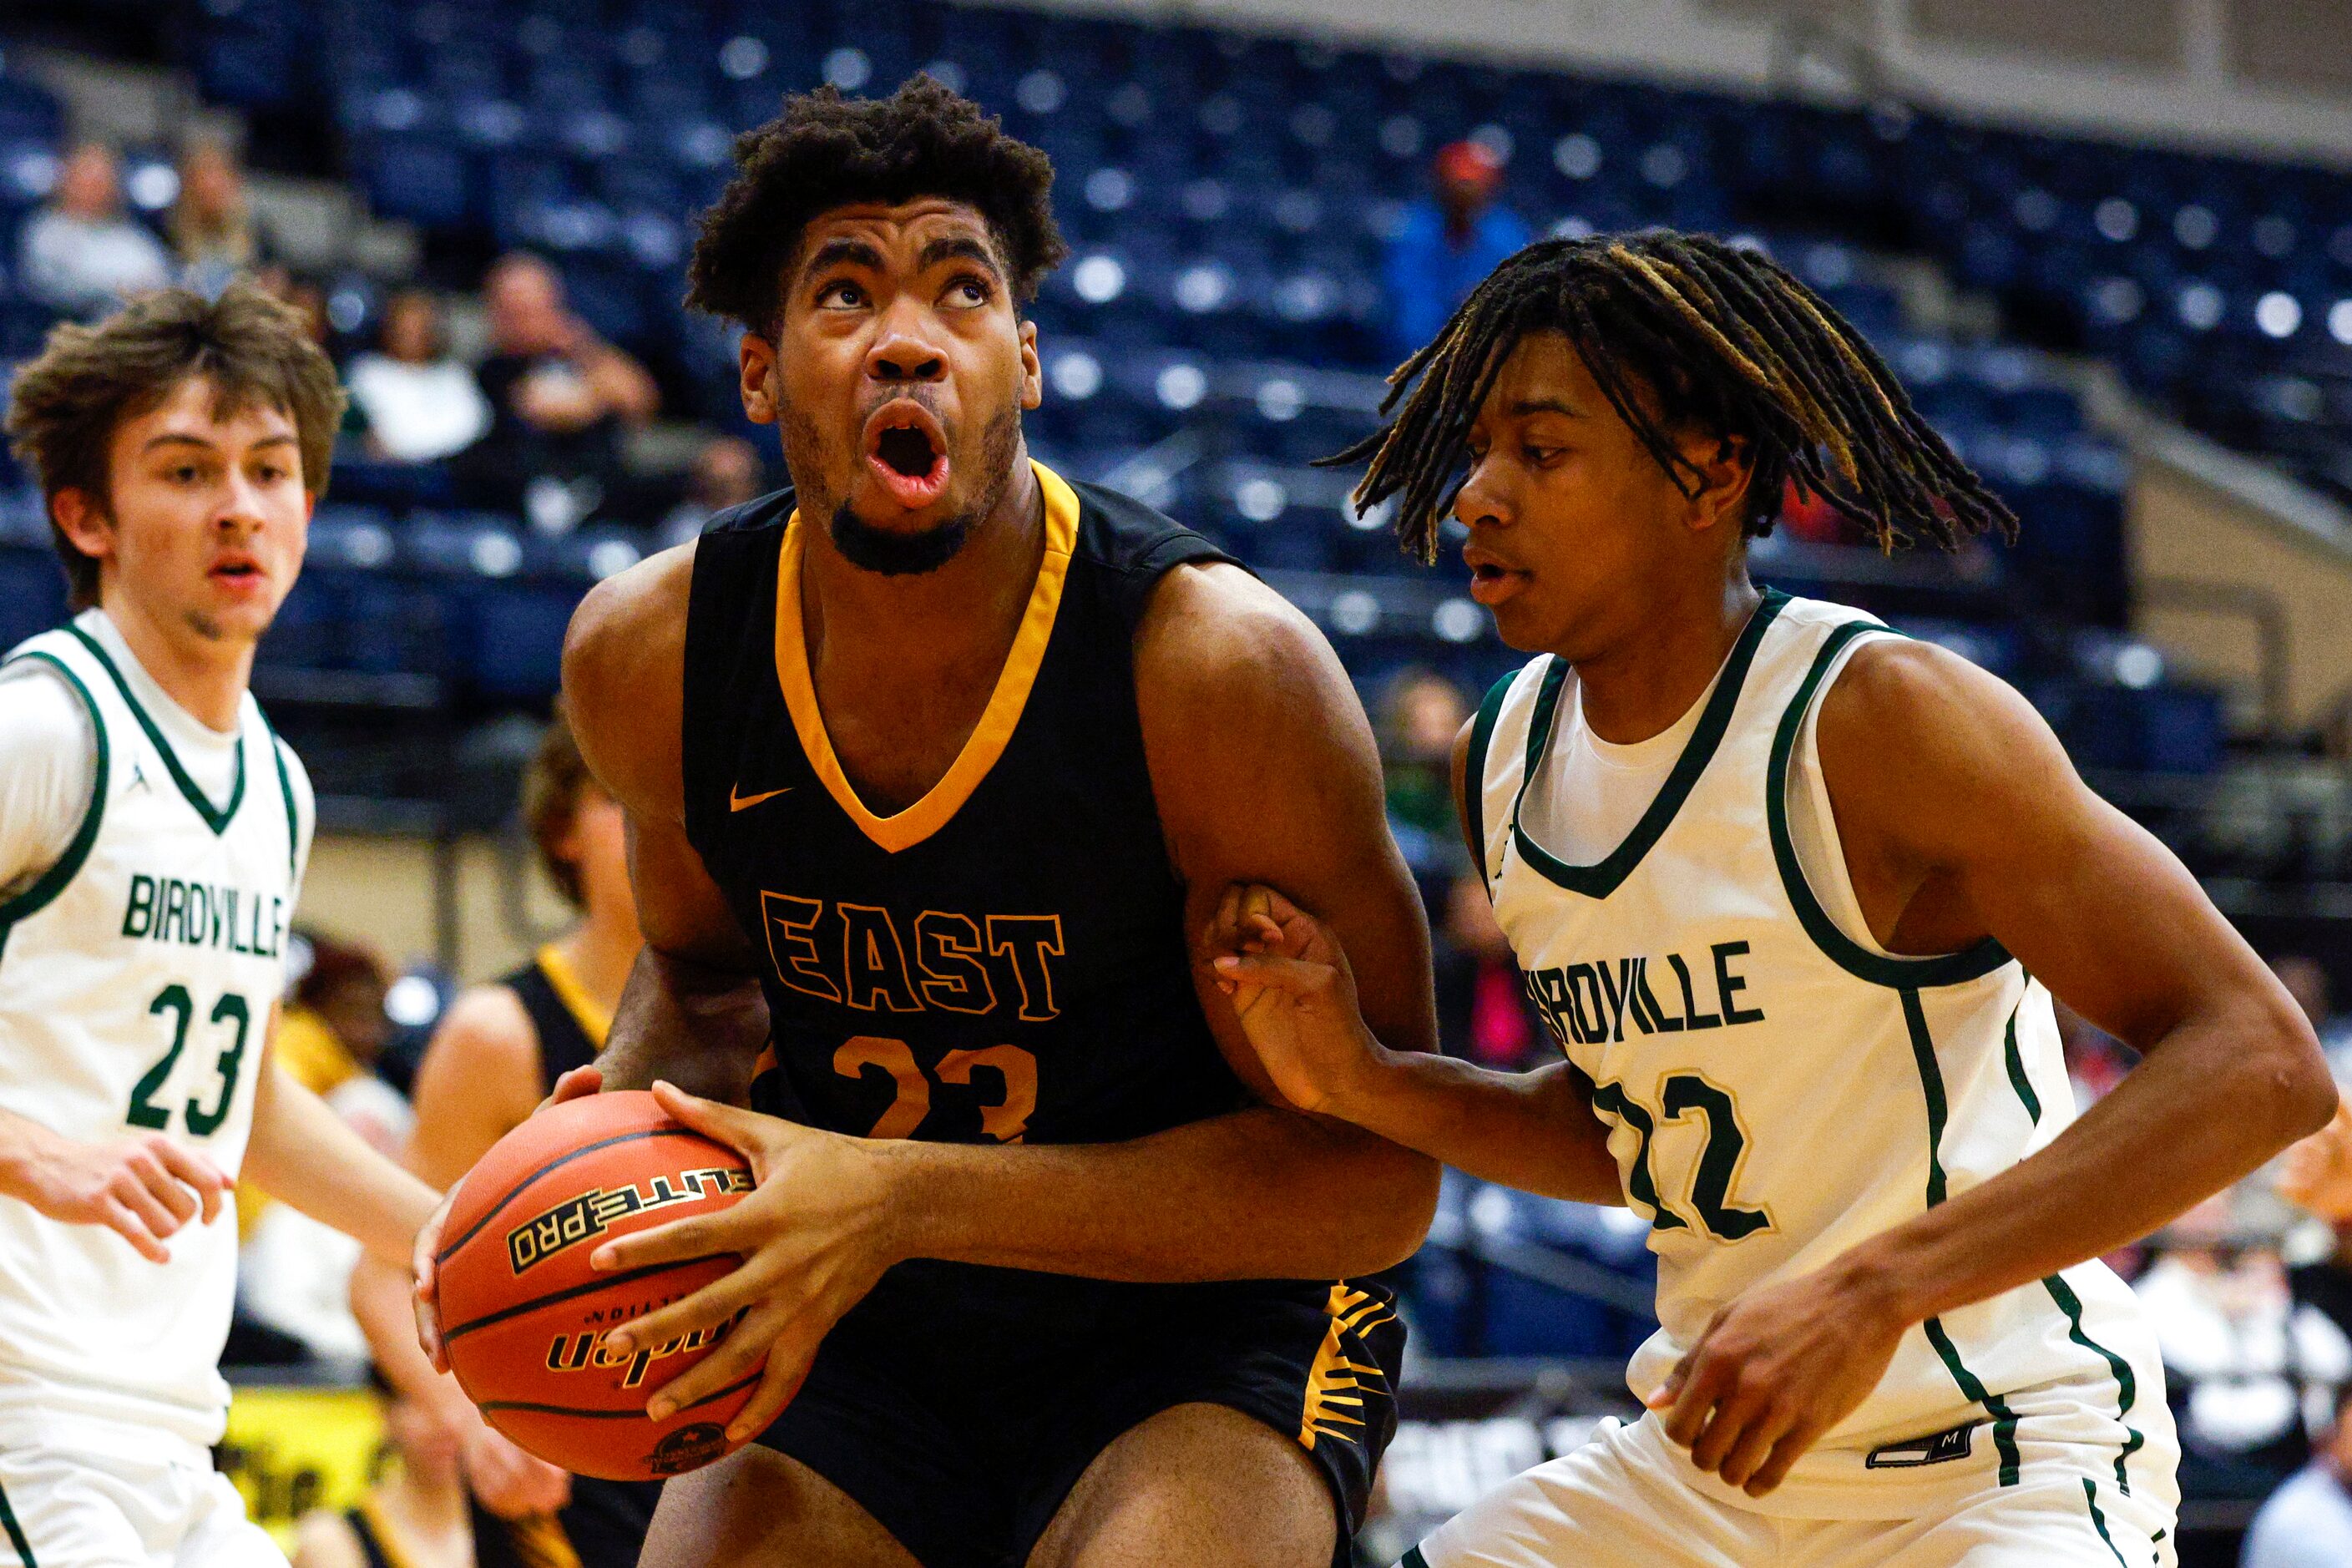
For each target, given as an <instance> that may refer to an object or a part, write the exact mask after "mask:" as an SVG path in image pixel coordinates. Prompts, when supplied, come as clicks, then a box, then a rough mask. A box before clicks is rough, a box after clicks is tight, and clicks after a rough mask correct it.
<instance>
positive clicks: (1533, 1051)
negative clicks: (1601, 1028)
mask: <svg viewBox="0 0 2352 1568" xmlns="http://www.w3.org/2000/svg"><path fill="white" fill-rule="evenodd" d="M1436 936H1437V939H1438V940H1437V941H1436V942H1433V944H1432V946H1433V949H1434V956H1435V961H1436V962H1435V969H1436V977H1437V1037H1438V1046H1439V1048H1440V1049H1442V1050H1443V1051H1444V1053H1445V1054H1446V1055H1447V1056H1449V1057H1460V1058H1464V1059H1465V1060H1467V1061H1474V1062H1476V1063H1477V1064H1478V1065H1479V1066H1480V1067H1485V1068H1506V1069H1509V1070H1513V1071H1517V1070H1520V1069H1523V1068H1530V1067H1534V1066H1536V1065H1537V1064H1538V1063H1539V1062H1541V1061H1543V1060H1545V1059H1547V1058H1550V1057H1551V1056H1552V1054H1553V1053H1554V1052H1555V1051H1556V1050H1557V1047H1556V1046H1555V1045H1554V1043H1553V1041H1552V1039H1551V1037H1550V1036H1549V1035H1547V1034H1546V1033H1545V1032H1544V1030H1543V1026H1542V1025H1541V1024H1540V1023H1539V1022H1538V1019H1537V1017H1536V1016H1535V1013H1534V1010H1533V1009H1532V1008H1530V1007H1529V1006H1528V996H1527V991H1526V989H1525V988H1524V986H1523V985H1522V984H1521V982H1520V979H1519V965H1518V961H1517V959H1516V958H1514V957H1513V956H1512V953H1511V943H1510V939H1509V938H1507V937H1506V936H1505V935H1504V934H1503V928H1502V926H1501V924H1500V923H1499V922H1498V921H1496V919H1495V906H1494V904H1493V903H1492V902H1491V901H1489V900H1488V899H1487V896H1486V886H1485V884H1483V883H1482V882H1480V881H1479V880H1478V877H1477V874H1476V873H1475V872H1474V871H1469V870H1465V871H1464V872H1463V873H1462V875H1461V876H1459V877H1457V878H1455V879H1454V881H1453V884H1452V885H1451V886H1450V887H1449V888H1448V889H1446V897H1445V911H1444V915H1443V917H1442V918H1441V919H1440V920H1439V921H1438V922H1437V931H1436Z"/></svg>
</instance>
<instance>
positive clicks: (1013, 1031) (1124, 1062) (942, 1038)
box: [684, 466, 1244, 1143]
mask: <svg viewBox="0 0 2352 1568" xmlns="http://www.w3.org/2000/svg"><path fill="white" fill-rule="evenodd" d="M1037 474H1038V478H1039V480H1040V482H1041V484H1042V485H1043V487H1044V489H1045V536H1046V537H1045V555H1044V560H1043V563H1042V565H1041V567H1040V570H1039V574H1038V577H1037V581H1036V584H1035V585H1034V589H1033V592H1032V595H1031V598H1030V601H1029V606H1028V609H1027V612H1026V614H1025V616H1024V620H1023V622H1022V625H1021V628H1020V631H1019V633H1018V634H1017V636H1016V637H1015V639H1014V642H1013V651H1012V653H1011V655H1010V657H1009V658H1007V660H1006V664H1005V668H1004V671H1003V676H1002V677H1001V679H999V682H998V684H997V687H996V689H995V692H994V695H993V697H992V700H991V701H990V703H989V706H988V709H987V710H986V712H985V714H984V715H983V716H982V719H981V721H980V723H979V725H978V727H977V728H976V729H975V731H974V732H973V734H972V737H971V741H970V742H968V743H967V744H966V745H965V747H964V750H963V752H962V753H961V755H960V756H959V757H958V759H957V760H956V762H955V763H954V764H953V765H952V766H951V767H950V769H949V771H948V773H947V774H946V775H945V776H944V777H943V778H942V779H941V780H940V783H939V784H938V785H937V786H936V787H934V788H933V789H932V790H931V792H930V793H929V795H926V796H925V797H924V798H923V799H922V800H920V801H918V802H917V803H915V804H914V805H911V806H908V808H907V809H906V810H904V811H901V812H899V813H898V814H897V815H895V816H889V817H887V818H877V817H876V816H874V815H873V814H872V813H871V812H870V811H868V810H867V809H866V805H864V803H863V802H861V801H860V800H859V799H858V798H857V795H856V791H855V789H854V787H853V786H852V785H851V784H850V783H849V782H848V780H847V778H846V777H845V774H844V773H843V771H842V768H841V766H840V763H838V761H837V760H836V759H835V755H834V752H833V749H832V745H831V743H830V742H829V741H828V740H827V738H826V735H825V731H824V720H823V717H822V715H821V714H819V712H818V711H817V705H816V698H815V692H814V686H813V684H812V682H811V679H810V677H809V670H808V650H807V644H806V641H805V639H804V637H803V631H802V627H801V601H800V586H799V559H800V541H799V537H798V535H797V532H796V531H795V529H796V525H795V523H794V522H793V517H794V511H793V498H792V495H791V493H790V492H789V491H786V492H782V493H779V494H777V495H773V496H769V497H766V498H763V499H762V500H756V501H752V502H750V503H748V504H747V505H745V506H744V507H742V508H740V509H739V510H736V511H735V512H734V513H733V514H732V515H722V517H721V518H720V519H719V521H715V522H714V523H713V524H712V525H711V527H710V528H709V531H706V532H705V533H704V534H703V535H702V539H701V542H700V544H699V546H698V552H697V555H696V558H695V563H694V581H693V587H692V592H691V596H690V601H689V605H688V616H687V639H686V692H685V734H684V766H685V786H686V828H687V835H688V839H689V840H690V841H691V842H692V844H693V845H694V847H695V848H696V849H697V850H698V852H699V853H700V855H701V857H702V859H703V863H704V864H705V865H706V866H707V867H708V868H709V871H710V874H711V876H712V878H713V879H715V880H716V881H717V882H718V884H719V888H720V889H722V890H723V891H724V892H725V894H726V896H727V899H728V901H729V903H730V905H731V906H732V907H733V909H734V911H735V914H736V917H737V919H738V920H740V921H741V923H742V927H743V930H744V931H746V932H747V933H748V934H749V935H750V936H751V940H752V942H754V943H755V944H757V945H758V946H759V948H760V949H761V952H762V956H763V961H764V962H763V968H762V973H761V984H762V986H763V988H764V989H765V991H766V994H767V1000H768V1007H769V1012H770V1015H771V1017H772V1021H773V1039H772V1057H773V1061H772V1067H770V1068H763V1070H762V1072H761V1076H760V1078H759V1079H758V1081H757V1082H756V1083H755V1084H754V1086H753V1091H752V1103H753V1104H754V1105H755V1106H756V1107H758V1108H759V1109H761V1110H768V1111H772V1112H773V1113H776V1114H780V1115H784V1116H788V1117H791V1118H792V1119H793V1120H795V1121H803V1122H806V1123H809V1124H812V1125H814V1126H818V1127H824V1128H828V1129H831V1130H833V1131H841V1132H851V1133H857V1134H863V1135H871V1136H875V1137H906V1138H920V1139H929V1140H939V1141H946V1142H986V1141H991V1140H993V1141H997V1142H1016V1141H1026V1142H1036V1143H1066V1142H1104V1141H1113V1140H1121V1139H1129V1138H1135V1137H1139V1136H1141V1135H1143V1134H1146V1133H1150V1132H1154V1131H1161V1130H1163V1129H1165V1128H1169V1127H1172V1126H1177V1125H1180V1124H1181V1123H1183V1122H1187V1121H1198V1120H1200V1119H1202V1118H1203V1117H1207V1116H1211V1115H1214V1114H1217V1113H1219V1112H1222V1111H1225V1110H1232V1109H1234V1108H1235V1107H1237V1106H1238V1105H1240V1104H1242V1103H1244V1090H1243V1089H1242V1088H1241V1085H1240V1083H1239V1081H1238V1080H1237V1079H1235V1078H1234V1074H1233V1072H1232V1070H1231V1069H1230V1068H1227V1067H1226V1065H1225V1063H1224V1060H1223V1058H1222V1057H1220V1056H1219V1055H1218V1052H1217V1047H1216V1045H1215V1043H1214V1041H1213V1038H1212V1037H1211V1035H1210V1033H1209V1027H1208V1023H1207V1020H1206V1019H1205V1018H1204V1017H1203V1016H1202V1011H1201V1006H1200V1001H1199V998H1198V996H1197V994H1195V992H1194V991H1193V988H1192V978H1191V974H1190V971H1189V961H1188V958H1187V955H1186V952H1185V946H1184V935H1183V922H1182V910H1183V894H1182V890H1181V888H1180V886H1179V885H1178V883H1177V880H1176V878H1175V876H1174V874H1173V872H1172V871H1171V868H1170V866H1169V861H1168V850H1167V847H1166V845H1165V843H1164V842H1163V840H1162V837H1161V834H1160V815H1159V810H1158V807H1157V805H1156V804H1155V802H1154V800H1153V797H1152V792H1151V779H1150V773H1149V772H1148V771H1147V769H1146V767H1145V764H1144V753H1143V735H1142V728H1141V724H1140V722H1139V720H1138V717H1137V713H1136V702H1135V673H1134V660H1133V640H1134V633H1135V628H1136V625H1137V622H1138V620H1139V617H1140V616H1141V615H1142V613H1143V608H1144V605H1145V604H1146V602H1147V601H1148V599H1149V597H1150V592H1151V588H1152V585H1153V584H1155V583H1156V582H1157V581H1158V580H1159V578H1160V574H1162V573H1164V572H1166V571H1168V570H1169V569H1170V568H1171V567H1173V566H1176V565H1178V564H1181V563H1186V562H1202V561H1223V560H1229V559H1230V557H1228V556H1226V555H1225V554H1224V553H1223V552H1221V551H1219V550H1218V549H1217V548H1216V546H1215V545H1213V544H1212V543H1211V542H1209V541H1207V540H1205V539H1203V538H1202V537H1201V536H1200V535H1199V534H1196V533H1193V532H1192V531H1189V530H1186V529H1184V528H1182V527H1181V526H1180V525H1178V524H1177V523H1175V522H1173V521H1170V520H1169V519H1167V518H1165V517H1162V516H1161V515H1160V514H1159V513H1157V512H1155V511H1153V510H1150V508H1148V507H1145V506H1142V505H1140V504H1139V503H1138V502H1136V501H1133V500H1129V499H1127V498H1126V497H1124V496H1120V495H1117V494H1114V493H1112V492H1110V491H1108V490H1103V489H1097V488H1095V487H1092V486H1085V485H1078V486H1073V485H1070V484H1067V483H1066V482H1064V481H1063V480H1062V479H1060V478H1059V477H1058V476H1056V475H1055V474H1054V473H1052V472H1051V471H1050V470H1048V469H1046V468H1044V467H1042V466H1040V467H1039V468H1038V469H1037ZM780 590H781V591H780ZM1237 804H1238V803H1237Z"/></svg>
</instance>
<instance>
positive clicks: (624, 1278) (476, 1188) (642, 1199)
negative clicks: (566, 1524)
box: [438, 1091, 759, 1480]
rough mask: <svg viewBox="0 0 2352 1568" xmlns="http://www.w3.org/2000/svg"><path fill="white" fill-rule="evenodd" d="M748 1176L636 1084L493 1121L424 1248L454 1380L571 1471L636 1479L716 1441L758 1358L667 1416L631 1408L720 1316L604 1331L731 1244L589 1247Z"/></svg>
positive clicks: (516, 1434) (686, 1211) (686, 1459)
mask: <svg viewBox="0 0 2352 1568" xmlns="http://www.w3.org/2000/svg"><path fill="white" fill-rule="evenodd" d="M751 1185H752V1183H751V1167H750V1166H748V1165H746V1164H745V1163H743V1160H742V1157H741V1156H740V1155H739V1154H737V1153H736V1152H734V1151H733V1150H732V1149H730V1148H727V1147H726V1146H725V1145H723V1144H719V1143H714V1142H711V1141H710V1140H709V1139H708V1138H705V1137H703V1136H702V1135H701V1134H700V1133H698V1132H695V1131H691V1130H690V1129H688V1128H687V1127H685V1126H683V1125H681V1124H680V1123H678V1122H677V1121H672V1120H671V1119H670V1117H669V1115H668V1113H667V1112H666V1111H664V1110H662V1109H661V1107H660V1106H659V1105H657V1104H656V1103H655V1100H654V1097H653V1096H652V1095H650V1094H646V1093H642V1092H637V1091H619V1092H614V1093H611V1094H595V1095H590V1096H588V1097H586V1098H585V1099H582V1100H567V1101H565V1102H563V1103H562V1104H560V1105H553V1106H550V1107H549V1108H548V1109H546V1110H542V1111H541V1112H540V1113H539V1114H538V1115H536V1116H533V1117H532V1118H531V1119H530V1121H526V1122H524V1123H523V1124H522V1125H521V1126H520V1127H518V1128H516V1129H515V1130H514V1131H512V1132H509V1133H508V1134H507V1135H506V1136H505V1137H504V1138H501V1139H499V1142H498V1143H497V1144H496V1145H494V1146H493V1147H492V1148H491V1150H490V1152H488V1153H487V1154H485V1155H483V1156H482V1159H481V1163H479V1164H478V1165H476V1166H475V1167H474V1168H473V1169H472V1170H471V1171H469V1172H467V1175H466V1179H465V1181H464V1183H463V1184H461V1185H460V1186H459V1188H458V1190H457V1199H456V1202H455V1203H454V1204H453V1205H451V1207H450V1211H449V1217H448V1224H447V1228H446V1232H445V1235H446V1237H447V1238H448V1239H447V1242H446V1245H445V1247H443V1249H442V1252H441V1255H440V1258H439V1259H438V1268H439V1279H440V1284H439V1300H440V1312H441V1322H442V1324H443V1342H444V1344H445V1345H446V1350H447V1353H448V1357H449V1370H450V1371H451V1372H453V1373H456V1374H457V1384H458V1386H459V1387H460V1388H463V1389H464V1390H465V1391H466V1396H467V1398H469V1399H471V1400H472V1401H473V1402H474V1403H475V1404H476V1405H478V1406H479V1407H480V1409H481V1412H482V1415H483V1417H484V1418H485V1419H486V1420H488V1422H489V1424H490V1425H491V1426H495V1427H497V1428H498V1429H499V1431H500V1432H503V1433H504V1434H506V1436H509V1437H511V1438H513V1439H514V1441H515V1442H517V1443H518V1444H520V1445H521V1446H522V1447H524V1448H527V1449H529V1450H530V1452H531V1453H533V1454H536V1455H538V1456H539V1457H540V1458H542V1459H545V1460H547V1461H548V1462H549V1463H550V1464H554V1465H560V1466H562V1468H565V1469H567V1470H570V1471H572V1473H574V1474H575V1475H583V1476H599V1477H603V1478H604V1479H608V1480H651V1479H657V1478H660V1477H664V1476H674V1475H678V1474H680V1473H682V1472H684V1471H687V1470H691V1469H695V1468H698V1467H700V1466H703V1465H707V1464H709V1463H710V1462H711V1461H712V1460H714V1459H718V1458H723V1457H724V1456H725V1455H727V1454H728V1453H730V1452H731V1451H732V1450H733V1449H734V1448H735V1447H737V1446H738V1445H734V1444H730V1443H729V1442H728V1441H727V1438H726V1432H727V1423H728V1421H729V1420H730V1419H731V1418H732V1417H733V1416H734V1415H735V1414H736V1412H738V1411H739V1410H740V1409H742V1407H743V1406H744V1405H745V1404H746V1403H747V1402H748V1401H749V1400H750V1399H751V1394H752V1392H753V1390H754V1389H755V1387H756V1386H757V1384H758V1382H759V1379H758V1375H757V1373H754V1374H753V1375H751V1376H750V1377H746V1378H745V1379H743V1380H742V1381H740V1382H739V1383H736V1384H732V1385H730V1387H727V1388H724V1389H721V1390H720V1391H719V1392H718V1393H717V1394H712V1395H710V1396H709V1398H707V1399H704V1400H703V1401H701V1402H700V1403H699V1404H697V1405H688V1407H687V1408H686V1409H684V1410H680V1411H678V1412H677V1413H675V1414H674V1415H671V1416H670V1417H669V1418H668V1419H667V1420H664V1421H655V1420H652V1419H650V1418H649V1417H648V1416H647V1415H646V1400H647V1399H648V1398H649V1397H651V1395H652V1394H653V1392H654V1390H655V1389H656V1388H658V1387H660V1386H661V1385H662V1384H666V1383H667V1382H669V1381H670V1380H671V1379H673V1378H675V1377H677V1376H678V1375H679V1374H680V1373H684V1372H685V1371H686V1370H687V1369H688V1367H691V1366H692V1365H693V1364H694V1363H696V1362H698V1361H699V1360H701V1359H702V1357H703V1356H705V1355H707V1354H709V1351H710V1348H711V1346H712V1345H714V1344H716V1343H717V1342H718V1341H719V1339H720V1338H721V1337H723V1336H724V1334H725V1333H726V1330H725V1329H724V1328H720V1329H719V1330H717V1331H712V1332H709V1333H698V1334H691V1335H688V1336H687V1337H686V1339H685V1340H683V1341H680V1342H676V1343H671V1344H664V1345H658V1346H650V1347H644V1348H640V1349H639V1350H637V1351H636V1352H634V1353H632V1354H628V1355H616V1354H614V1353H612V1352H608V1351H607V1350H606V1349H605V1348H604V1343H603V1341H604V1334H605V1333H606V1332H607V1331H610V1330H612V1329H614V1328H616V1327H618V1326H619V1325H621V1324H623V1323H625V1322H630V1321H634V1320H635V1319H638V1318H642V1317H644V1316H646V1314H647V1313H650V1312H653V1311H656V1310H659V1309H661V1308H663V1307H666V1306H667V1305H669V1304H670V1303H671V1302H673V1301H677V1300H681V1299H683V1298H684V1297H686V1296H688V1295H690V1294H692V1293H693V1292H694V1291H696V1290H698V1289H701V1288H702V1287H703V1286H705V1285H708V1284H709V1283H710V1282H711V1281H712V1280H714V1279H719V1277H720V1276H722V1275H724V1274H727V1273H728V1272H730V1270H732V1269H733V1268H735V1266H736V1264H737V1262H738V1261H739V1260H738V1259H737V1258H734V1257H733V1256H731V1255H728V1256H720V1257H713V1258H691V1259H688V1260H687V1261H685V1262H680V1263H665V1264H659V1265H656V1266H654V1267H652V1268H625V1269H620V1270H618V1271H615V1272H610V1273H604V1272H599V1271H597V1270H595V1269H592V1268H589V1266H588V1258H589V1255H590V1254H591V1253H593V1251H595V1249H596V1248H597V1247H598V1246H599V1245H601V1244H602V1243H604V1241H606V1240H608V1239H611V1238H612V1237H621V1236H627V1235H629V1234H631V1233H632V1232H635V1231H640V1230H648V1229H651V1228H652V1227H654V1226H659V1225H667V1224H668V1223H670V1222H671V1221H673V1220H679V1219H688V1218H691V1217H692V1216H694V1215H703V1214H709V1213H713V1212H715V1211H717V1210H719V1209H723V1208H726V1207H728V1206H730V1205H733V1204H735V1203H737V1202H739V1201H740V1200H741V1198H742V1197H743V1195H744V1194H746V1193H749V1192H750V1191H751Z"/></svg>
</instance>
